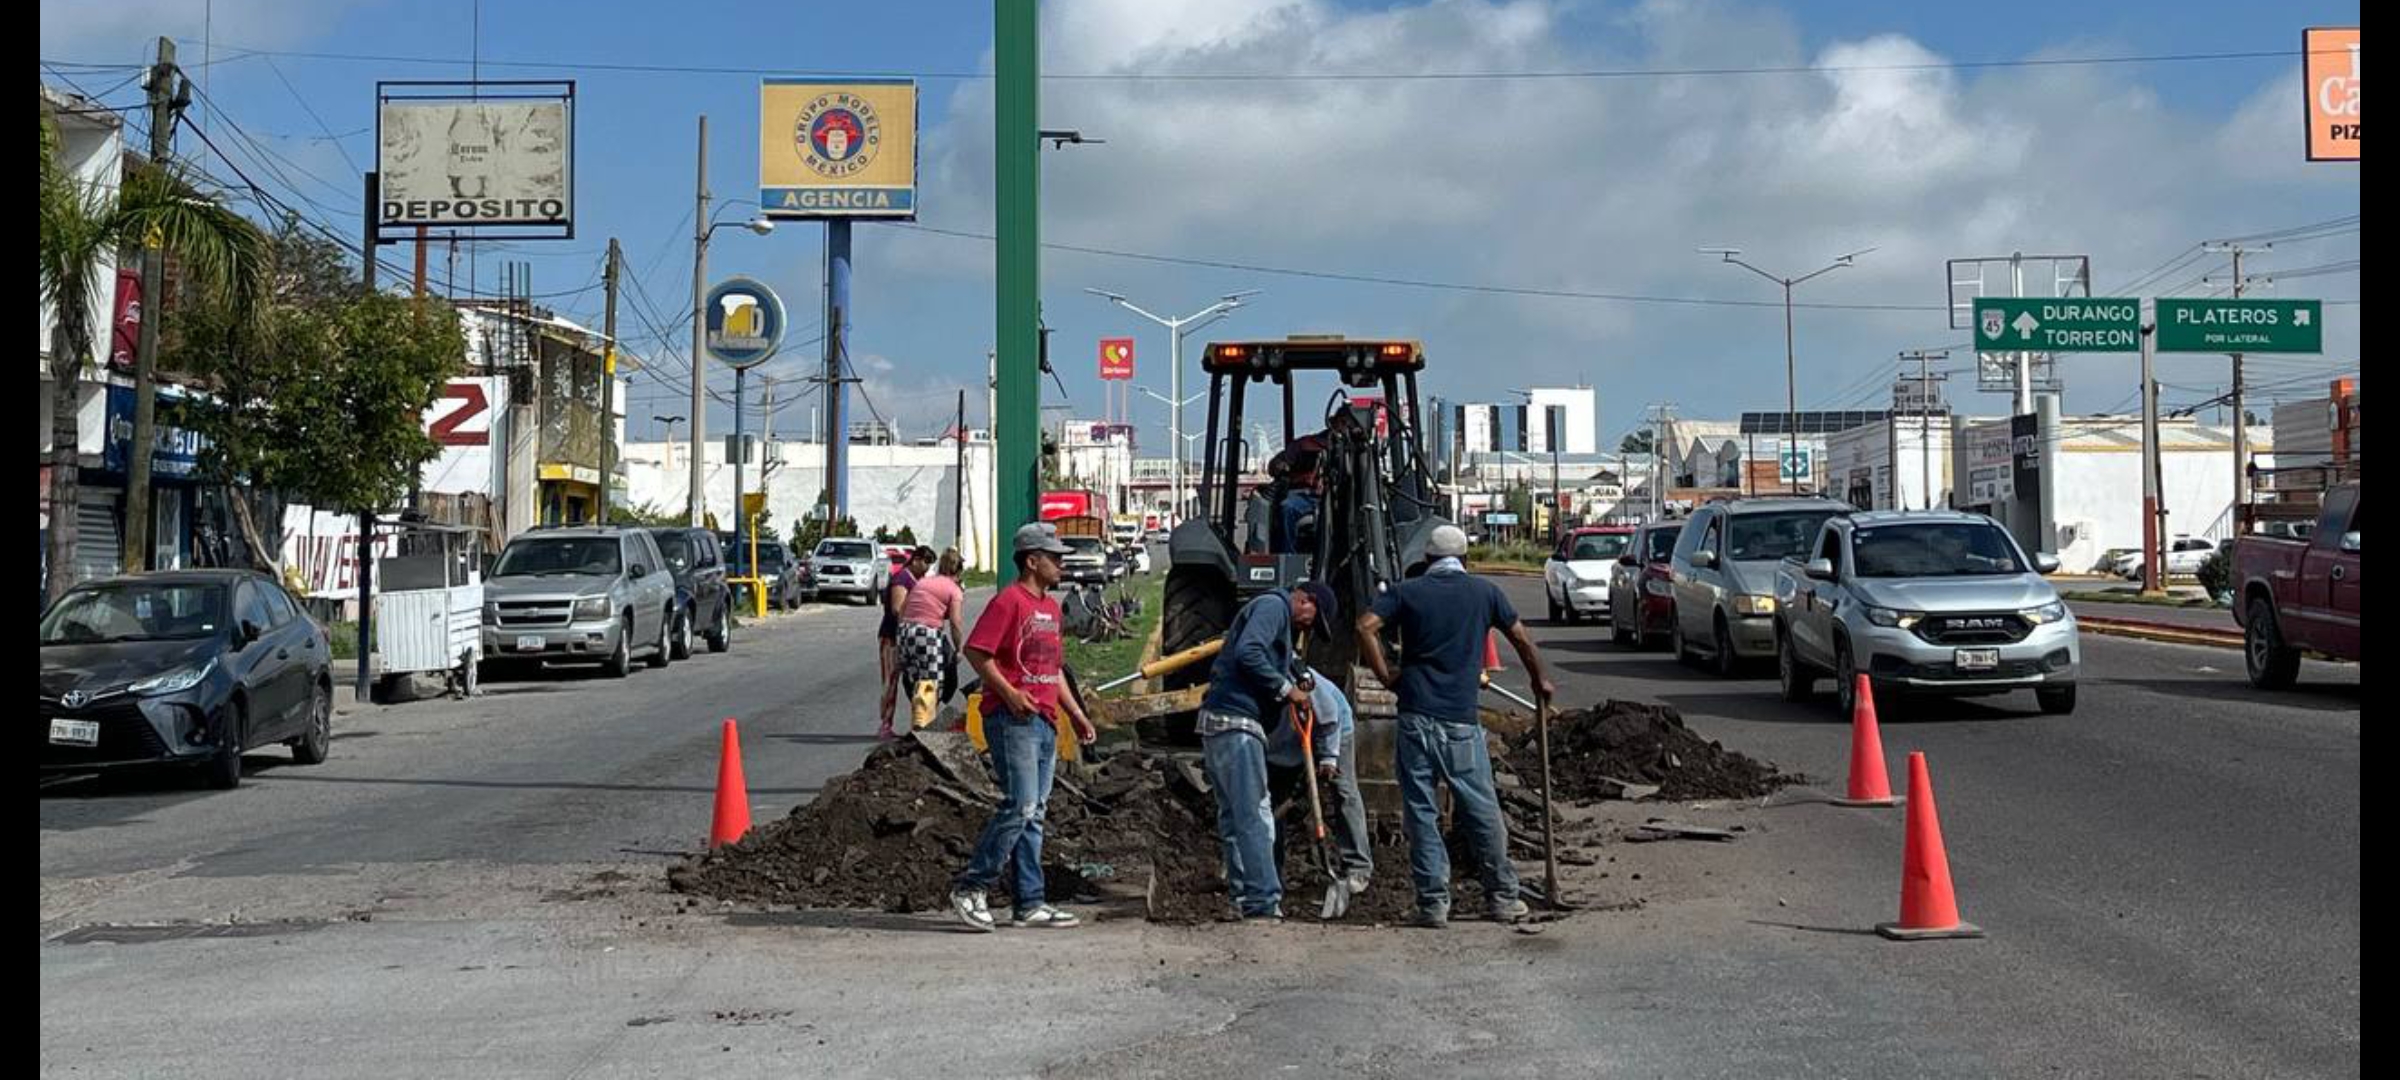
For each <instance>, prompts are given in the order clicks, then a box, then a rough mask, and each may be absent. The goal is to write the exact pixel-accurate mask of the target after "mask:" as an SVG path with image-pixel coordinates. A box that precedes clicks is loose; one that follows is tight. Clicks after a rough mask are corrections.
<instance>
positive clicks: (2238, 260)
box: [2204, 243, 2275, 521]
mask: <svg viewBox="0 0 2400 1080" xmlns="http://www.w3.org/2000/svg"><path fill="white" fill-rule="evenodd" d="M2274 247H2275V245H2273V244H2262V245H2260V246H2259V248H2258V250H2261V251H2270V250H2273V249H2274ZM2206 248H2207V250H2208V251H2210V252H2213V253H2218V254H2230V255H2232V256H2233V298H2234V299H2236V300H2239V299H2241V298H2242V293H2243V292H2244V291H2245V290H2246V289H2247V288H2248V287H2249V285H2250V283H2251V281H2252V279H2251V278H2247V277H2244V276H2242V256H2244V255H2246V254H2249V253H2250V251H2251V249H2249V248H2245V247H2243V246H2242V245H2240V244H2233V243H2223V244H2209V245H2206ZM2259 280H2262V281H2266V280H2271V279H2259ZM2204 281H2205V283H2206V284H2210V285H2214V284H2216V282H2215V281H2206V280H2205V279H2204ZM2242 391H2243V387H2242V354H2240V353H2238V352H2237V353H2234V354H2233V395H2232V401H2233V506H2234V511H2233V512H2234V520H2235V521H2239V520H2241V507H2242V506H2243V505H2244V504H2246V503H2247V502H2249V492H2248V488H2249V484H2250V421H2249V413H2248V412H2247V411H2246V407H2245V405H2244V402H2243V393H2242Z"/></svg>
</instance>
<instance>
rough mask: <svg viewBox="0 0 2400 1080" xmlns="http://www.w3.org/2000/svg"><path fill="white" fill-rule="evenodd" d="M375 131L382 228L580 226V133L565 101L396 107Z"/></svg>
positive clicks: (387, 108)
mask: <svg viewBox="0 0 2400 1080" xmlns="http://www.w3.org/2000/svg"><path fill="white" fill-rule="evenodd" d="M376 127H377V135H376V158H375V163H376V166H375V167H376V171H377V180H376V183H377V188H378V190H377V194H378V198H377V199H376V203H377V208H378V213H377V218H378V220H379V222H380V224H383V225H434V226H441V227H445V228H450V227H459V228H465V227H473V226H479V225H571V224H573V222H574V216H575V195H574V192H575V188H574V184H573V177H574V171H573V170H574V153H573V149H574V148H573V141H574V139H573V136H574V129H573V126H572V124H571V117H570V114H569V111H568V103H567V102H566V101H565V100H555V101H400V100H387V101H384V102H382V103H381V104H380V107H379V109H378V112H377V116H376Z"/></svg>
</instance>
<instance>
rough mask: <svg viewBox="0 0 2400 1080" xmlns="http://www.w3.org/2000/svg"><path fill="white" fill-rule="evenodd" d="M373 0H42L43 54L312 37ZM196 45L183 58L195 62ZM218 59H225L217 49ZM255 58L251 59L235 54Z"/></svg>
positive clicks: (144, 51)
mask: <svg viewBox="0 0 2400 1080" xmlns="http://www.w3.org/2000/svg"><path fill="white" fill-rule="evenodd" d="M375 3H376V0H213V2H212V3H209V4H200V3H195V2H194V0H116V2H112V3H102V4H95V3H85V2H76V0H42V5H41V12H42V30H41V40H42V56H44V57H45V58H52V59H63V60H80V61H87V62H92V63H128V64H131V63H146V62H148V61H149V60H150V59H151V58H152V56H153V55H154V54H155V52H156V49H157V42H158V39H159V37H160V36H162V35H163V36H166V37H171V38H174V39H176V40H177V41H178V42H179V43H180V42H192V43H198V42H200V41H202V40H203V38H204V37H213V39H214V40H215V41H216V42H217V43H218V45H219V47H220V48H223V47H224V46H225V44H226V43H228V42H230V43H235V44H240V45H246V46H251V47H256V48H274V47H277V46H282V45H290V44H293V43H295V42H304V41H314V40H317V39H318V37H319V36H320V35H321V34H322V33H323V32H324V31H325V30H326V29H327V28H328V27H330V26H332V25H333V24H334V23H336V22H338V21H339V20H341V19H342V18H344V17H345V16H347V15H348V14H349V13H350V12H351V11H353V10H355V9H357V8H360V7H364V6H373V5H375ZM199 52H200V50H199V49H197V48H186V49H184V50H183V52H182V55H181V56H180V57H179V59H180V60H181V61H182V62H183V64H184V65H185V66H186V67H191V68H194V69H197V67H198V65H199V64H200V63H201V61H202V57H201V56H200V55H199ZM217 59H219V60H220V61H223V60H225V56H224V55H223V54H220V55H219V56H218V57H217ZM232 62H236V63H252V62H254V61H232Z"/></svg>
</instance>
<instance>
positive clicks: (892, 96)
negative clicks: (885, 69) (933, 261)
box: [758, 79, 917, 221]
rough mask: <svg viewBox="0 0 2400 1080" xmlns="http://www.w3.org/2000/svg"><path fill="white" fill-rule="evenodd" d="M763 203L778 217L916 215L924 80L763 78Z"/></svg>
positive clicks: (760, 114) (760, 133) (760, 98)
mask: <svg viewBox="0 0 2400 1080" xmlns="http://www.w3.org/2000/svg"><path fill="white" fill-rule="evenodd" d="M758 204H759V206H760V207H762V208H763V209H764V210H765V211H766V215H767V216H768V217H771V218H803V219H804V218H848V217H866V218H885V219H890V220H896V221H914V220H916V217H917V84H916V81H915V80H913V79H844V80H838V81H829V80H824V79H762V80H760V81H759V86H758Z"/></svg>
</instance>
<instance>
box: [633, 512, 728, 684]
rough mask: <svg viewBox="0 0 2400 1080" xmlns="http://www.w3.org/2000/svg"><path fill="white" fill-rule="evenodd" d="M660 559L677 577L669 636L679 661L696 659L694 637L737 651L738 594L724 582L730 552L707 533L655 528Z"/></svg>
mask: <svg viewBox="0 0 2400 1080" xmlns="http://www.w3.org/2000/svg"><path fill="white" fill-rule="evenodd" d="M650 539H651V540H652V541H654V542H656V543H657V544H658V554H659V557H661V558H663V559H665V560H666V561H667V573H669V574H671V575H673V576H674V578H675V628H674V629H673V630H671V631H669V632H668V635H667V637H668V639H669V640H670V641H671V643H672V646H673V648H674V651H675V659H677V660H688V659H691V656H692V639H693V638H694V637H695V636H700V637H706V638H707V639H708V651H710V652H718V653H721V652H724V651H725V650H727V649H730V648H732V647H733V590H732V589H731V588H730V587H729V586H727V585H726V584H725V551H724V546H723V544H722V543H721V542H719V541H718V539H717V534H716V533H713V532H710V531H709V530H707V529H688V528H677V529H652V530H650Z"/></svg>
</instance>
